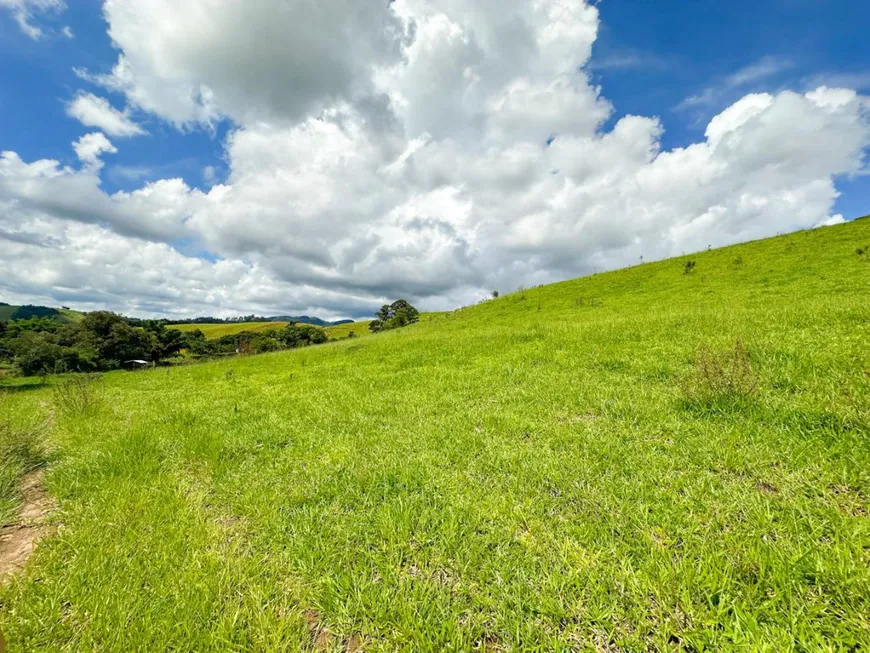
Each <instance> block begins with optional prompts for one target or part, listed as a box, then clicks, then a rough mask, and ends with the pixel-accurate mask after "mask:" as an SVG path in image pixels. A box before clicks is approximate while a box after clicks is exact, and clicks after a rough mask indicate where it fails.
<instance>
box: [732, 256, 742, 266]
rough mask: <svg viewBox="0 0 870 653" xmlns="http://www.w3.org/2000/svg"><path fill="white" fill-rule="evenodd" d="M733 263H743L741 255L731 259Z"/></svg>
mask: <svg viewBox="0 0 870 653" xmlns="http://www.w3.org/2000/svg"><path fill="white" fill-rule="evenodd" d="M731 262H732V263H733V264H734V265H743V257H742V256H738V257H737V258H735V259H734V260H733V261H731Z"/></svg>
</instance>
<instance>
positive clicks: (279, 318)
mask: <svg viewBox="0 0 870 653" xmlns="http://www.w3.org/2000/svg"><path fill="white" fill-rule="evenodd" d="M83 316H84V313H79V312H77V311H73V310H71V309H69V308H66V307H61V308H51V307H49V306H34V305H32V304H27V305H25V306H14V305H12V304H7V303H6V302H0V322H10V321H12V320H27V319H29V318H31V317H47V318H51V319H52V320H57V321H58V322H78V321H79V320H81V319H82V317H83ZM130 319H131V320H132V318H130ZM235 322H298V323H300V324H313V325H314V326H320V327H329V326H338V325H339V324H350V323H352V322H353V320H336V321H335V322H329V321H328V320H323V319H321V318H319V317H311V316H309V315H273V316H271V317H260V316H256V315H246V316H243V317H238V318H229V319H222V318H219V317H195V318H193V319H189V320H176V321H172V323H173V324H232V323H235Z"/></svg>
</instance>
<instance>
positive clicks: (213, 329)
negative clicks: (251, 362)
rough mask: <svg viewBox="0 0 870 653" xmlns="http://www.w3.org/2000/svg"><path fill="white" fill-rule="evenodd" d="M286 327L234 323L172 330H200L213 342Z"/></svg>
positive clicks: (175, 326) (184, 326)
mask: <svg viewBox="0 0 870 653" xmlns="http://www.w3.org/2000/svg"><path fill="white" fill-rule="evenodd" d="M285 326H287V323H286V322H233V323H231V324H225V323H218V324H171V325H170V328H172V329H177V330H178V331H184V332H189V331H196V330H197V329H199V330H200V331H202V333H203V335H205V337H206V338H207V339H209V340H211V339H214V338H221V337H223V336H232V335H235V334H237V333H241V332H242V331H251V332H253V333H256V332H259V331H278V330H279V329H283V328H284V327H285Z"/></svg>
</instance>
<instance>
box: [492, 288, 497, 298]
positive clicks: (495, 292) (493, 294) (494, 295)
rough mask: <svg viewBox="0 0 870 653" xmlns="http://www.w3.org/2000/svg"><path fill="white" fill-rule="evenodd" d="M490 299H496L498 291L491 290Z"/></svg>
mask: <svg viewBox="0 0 870 653" xmlns="http://www.w3.org/2000/svg"><path fill="white" fill-rule="evenodd" d="M492 298H493V299H498V290H493V291H492Z"/></svg>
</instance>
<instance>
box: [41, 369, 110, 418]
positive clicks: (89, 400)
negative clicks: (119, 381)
mask: <svg viewBox="0 0 870 653" xmlns="http://www.w3.org/2000/svg"><path fill="white" fill-rule="evenodd" d="M101 379H102V377H101V376H100V375H99V374H76V375H74V376H71V377H70V378H68V379H67V380H65V381H64V382H63V383H59V384H58V385H56V386H55V387H54V395H53V399H54V406H55V408H56V409H57V410H58V412H60V413H63V414H65V415H81V414H83V413H86V412H87V411H88V410H90V409H91V408H93V407H94V406H96V405H97V403H99V401H100V392H99V387H98V385H97V384H98V383H99V381H100V380H101Z"/></svg>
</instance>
